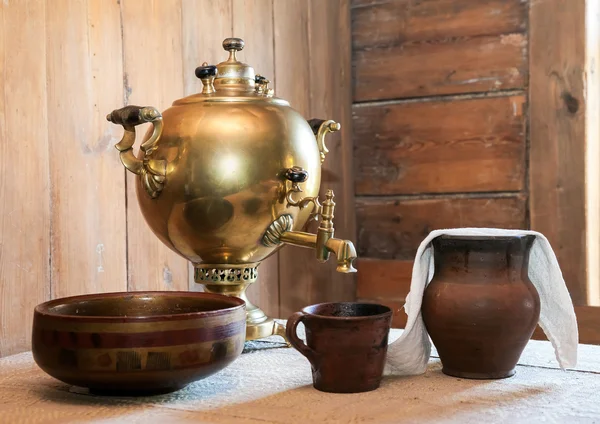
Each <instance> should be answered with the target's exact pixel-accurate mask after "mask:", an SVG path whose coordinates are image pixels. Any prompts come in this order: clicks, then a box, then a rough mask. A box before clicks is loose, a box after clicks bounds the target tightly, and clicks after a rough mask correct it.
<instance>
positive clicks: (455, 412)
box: [0, 330, 600, 424]
mask: <svg viewBox="0 0 600 424" xmlns="http://www.w3.org/2000/svg"><path fill="white" fill-rule="evenodd" d="M399 334H400V330H393V331H392V339H395V338H397V337H398V336H399ZM273 340H274V341H273V342H269V341H257V342H251V343H247V345H246V349H245V352H244V354H242V356H241V357H240V359H238V360H237V361H236V362H234V363H233V364H232V365H231V366H229V367H228V368H226V369H225V370H223V371H221V372H220V373H218V374H216V375H214V376H212V377H210V378H208V379H206V380H202V381H199V382H197V383H194V384H192V385H190V386H188V387H187V388H185V389H183V390H181V391H179V392H176V393H172V394H168V395H161V396H154V397H142V398H115V397H98V396H92V395H89V394H88V393H87V391H86V390H85V389H80V388H74V387H69V386H68V385H65V384H63V383H61V382H59V381H56V380H54V379H53V378H51V377H49V376H47V375H46V374H45V373H44V372H43V371H41V370H40V369H39V368H38V367H37V366H36V365H35V363H34V361H33V359H32V357H31V353H29V352H25V353H21V354H18V355H14V356H9V357H6V358H2V359H0V423H10V424H17V423H61V424H67V423H86V422H92V423H126V424H127V423H143V424H153V423H161V424H162V423H195V424H199V423H217V424H220V423H252V424H265V423H267V424H268V423H281V424H284V423H285V424H294V423H302V424H306V423H320V424H321V423H322V424H333V423H395V422H408V423H427V422H435V423H467V424H468V423H496V422H497V423H507V422H510V423H527V424H530V423H532V422H541V421H545V422H557V423H562V422H577V423H582V422H583V423H588V422H589V423H593V422H596V423H598V422H600V419H599V417H600V346H586V345H582V346H580V350H579V362H578V366H577V369H576V370H569V371H563V370H560V369H558V365H557V363H556V360H555V357H554V351H553V349H552V346H551V345H550V343H548V342H539V341H532V342H530V343H529V345H528V346H527V348H526V350H525V352H524V354H523V356H522V358H521V361H520V364H521V365H519V367H518V368H517V374H516V375H515V376H514V377H512V378H509V379H505V380H494V381H492V380H488V381H477V380H462V379H458V378H454V377H448V376H446V375H444V374H442V373H441V366H440V364H439V360H438V359H436V358H435V357H432V359H431V360H430V362H429V366H428V371H427V372H426V373H425V374H423V375H419V376H411V377H386V378H385V379H384V381H383V383H382V385H381V387H380V388H379V389H378V390H375V391H373V392H369V393H361V394H347V395H340V394H328V393H321V392H318V391H316V390H314V389H313V388H312V385H311V373H310V366H309V364H308V361H306V360H305V359H304V357H302V356H301V355H300V354H299V353H298V352H296V351H295V350H293V349H290V348H285V347H283V346H282V344H281V343H278V342H277V341H276V340H277V339H273ZM434 356H435V352H434Z"/></svg>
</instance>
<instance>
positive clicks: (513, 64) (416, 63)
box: [353, 34, 527, 102]
mask: <svg viewBox="0 0 600 424" xmlns="http://www.w3.org/2000/svg"><path fill="white" fill-rule="evenodd" d="M526 40H527V39H526V37H525V36H524V35H523V34H509V35H494V36H482V37H475V38H468V37H466V38H457V39H445V40H438V41H436V42H414V43H407V44H406V45H401V46H394V47H385V48H373V49H369V50H364V51H356V52H354V55H353V70H354V101H357V102H364V101H371V100H384V99H400V98H407V97H425V96H433V95H441V94H456V93H476V92H487V91H498V90H507V89H520V88H523V87H524V86H525V84H526V79H527V56H526V52H527V42H526Z"/></svg>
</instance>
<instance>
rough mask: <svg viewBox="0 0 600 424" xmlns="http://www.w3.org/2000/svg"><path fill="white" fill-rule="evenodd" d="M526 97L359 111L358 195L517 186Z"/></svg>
mask: <svg viewBox="0 0 600 424" xmlns="http://www.w3.org/2000/svg"><path fill="white" fill-rule="evenodd" d="M525 101H526V98H525V96H506V97H483V98H477V99H462V100H455V101H424V102H417V103H414V102H409V103H397V104H381V105H372V106H361V105H355V106H354V108H353V128H354V149H355V151H354V164H355V176H356V180H355V183H356V193H357V194H358V195H361V194H414V193H456V192H481V191H485V192H491V191H519V190H522V189H523V187H524V180H525V156H526V146H525V121H526V119H525V116H524V114H523V105H524V104H525Z"/></svg>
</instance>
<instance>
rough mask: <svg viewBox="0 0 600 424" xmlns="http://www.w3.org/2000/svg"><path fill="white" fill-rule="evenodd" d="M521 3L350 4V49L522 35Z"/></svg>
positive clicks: (364, 0) (407, 0) (403, 0)
mask: <svg viewBox="0 0 600 424" xmlns="http://www.w3.org/2000/svg"><path fill="white" fill-rule="evenodd" d="M526 27H527V2H526V1H523V0H484V1H473V0H428V1H414V0H378V1H373V0H353V1H352V44H353V48H354V50H364V49H367V48H373V47H383V46H395V45H401V44H403V43H406V42H410V41H427V40H439V39H447V38H459V37H478V36H482V35H498V34H512V33H519V32H525V29H526Z"/></svg>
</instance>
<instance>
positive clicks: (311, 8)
mask: <svg viewBox="0 0 600 424" xmlns="http://www.w3.org/2000/svg"><path fill="white" fill-rule="evenodd" d="M274 13H275V16H274V17H275V71H276V87H277V93H276V94H277V95H278V96H279V97H283V98H285V99H287V100H290V103H291V105H292V107H294V108H295V109H297V110H298V111H299V112H300V113H301V114H303V115H304V116H305V117H306V118H319V119H334V120H336V121H338V122H340V123H341V125H342V128H343V130H342V132H341V134H339V133H338V134H333V135H331V136H329V137H328V140H327V146H328V148H329V150H330V151H329V153H328V155H327V158H326V159H325V163H324V164H323V174H322V178H321V189H322V191H325V190H326V189H329V188H331V189H333V190H334V192H335V193H336V197H335V202H336V213H335V219H334V225H335V229H336V234H335V236H336V237H338V238H349V239H354V211H353V208H352V205H353V190H352V178H353V177H352V165H351V163H352V156H351V155H352V147H351V144H352V139H351V137H350V134H351V132H350V131H351V119H350V103H351V98H350V85H351V80H350V79H351V76H350V73H349V72H348V71H349V68H350V55H351V50H350V9H349V2H347V1H327V2H324V1H320V0H313V1H310V2H305V1H295V2H289V1H286V2H275V3H274ZM306 40H308V43H306ZM312 231H314V228H312ZM279 258H280V291H281V294H280V298H281V314H282V316H284V317H286V316H289V315H290V314H291V313H292V312H295V311H297V310H299V309H300V308H302V307H304V306H306V305H308V304H311V303H318V302H323V301H328V300H329V301H331V300H336V301H342V300H350V299H353V298H354V291H355V278H354V276H353V275H348V274H339V273H337V272H336V271H335V268H336V262H335V257H334V256H333V255H332V257H331V258H330V260H329V262H328V263H326V264H320V263H318V262H317V261H316V259H315V252H314V251H313V250H312V249H299V248H296V247H290V246H286V247H284V249H282V250H281V251H280V253H279Z"/></svg>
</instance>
